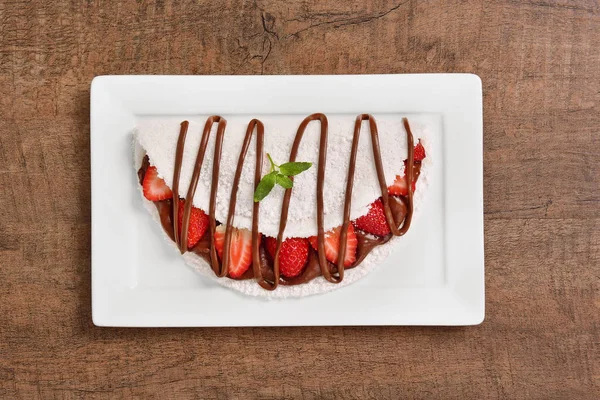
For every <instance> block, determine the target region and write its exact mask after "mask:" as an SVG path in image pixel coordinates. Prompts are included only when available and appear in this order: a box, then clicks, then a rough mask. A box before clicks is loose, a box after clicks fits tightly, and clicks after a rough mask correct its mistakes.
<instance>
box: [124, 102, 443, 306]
mask: <svg viewBox="0 0 600 400" xmlns="http://www.w3.org/2000/svg"><path fill="white" fill-rule="evenodd" d="M206 117H207V116H206ZM327 117H328V119H329V120H330V125H329V144H328V153H327V154H328V161H327V170H326V180H325V187H326V188H328V189H329V190H326V192H325V199H324V201H325V229H326V230H328V229H330V228H333V227H335V226H339V225H341V223H342V211H343V206H344V205H343V203H344V195H345V185H346V174H347V168H348V161H347V160H348V159H349V148H350V146H351V142H352V126H353V124H354V117H353V116H351V115H337V116H330V115H328V116H327ZM332 117H333V118H332ZM374 117H375V119H376V121H377V124H378V128H379V129H378V131H379V137H380V143H381V151H382V160H383V164H384V169H385V174H386V180H387V181H388V184H391V183H392V182H393V181H394V179H395V175H397V174H401V173H402V171H403V168H404V166H403V161H404V159H405V158H406V154H407V145H406V133H405V131H404V129H403V127H402V124H401V118H402V116H401V115H393V116H392V115H390V114H387V115H379V116H378V115H374ZM225 118H226V119H227V120H228V126H227V129H226V133H225V138H228V136H229V137H230V140H227V139H225V140H224V144H223V155H222V162H221V166H222V168H221V171H220V174H219V177H220V178H219V190H218V192H217V199H218V200H217V210H216V213H215V216H216V218H217V220H220V221H224V220H226V217H227V209H228V207H229V203H228V202H229V195H230V191H231V181H233V174H234V173H235V166H236V165H237V157H238V156H239V149H240V147H241V141H242V140H243V133H245V127H244V128H243V129H242V127H243V121H245V123H246V124H247V122H248V121H249V119H251V118H250V117H248V116H246V117H238V118H235V117H228V116H225ZM258 118H259V119H260V120H261V121H263V122H264V123H265V152H269V153H270V154H271V155H272V156H273V158H274V159H275V162H279V163H283V162H286V161H287V157H288V156H289V150H290V148H291V141H293V135H295V132H296V129H297V127H298V125H299V124H300V122H301V121H302V119H303V118H304V116H292V117H283V118H282V117H279V118H277V117H265V116H260V117H258ZM183 119H184V118H160V119H158V118H147V119H144V120H143V121H140V123H138V125H137V127H136V129H135V130H134V141H133V150H134V151H133V167H134V171H135V172H136V173H137V170H138V169H139V168H140V166H141V163H142V160H143V157H144V156H145V155H148V156H149V158H150V163H151V164H152V165H155V166H156V167H157V169H158V171H159V174H160V175H161V176H162V177H163V179H164V180H165V182H166V183H167V185H168V186H169V187H172V178H173V177H172V175H173V164H174V159H175V156H174V154H175V153H174V151H175V146H176V142H177V135H178V134H179V124H180V122H181V121H182V120H183ZM205 119H206V118H205V117H204V116H200V117H194V118H193V119H188V120H189V121H190V127H189V130H188V135H187V140H186V150H185V153H184V162H183V166H182V172H181V178H180V195H181V196H182V197H185V193H186V192H187V189H188V187H189V181H190V178H191V170H193V163H194V161H195V158H196V154H197V151H198V146H199V142H200V135H201V132H202V128H203V123H204V121H205ZM332 120H333V123H332V122H331V121H332ZM343 120H349V121H350V124H347V123H342V122H340V121H343ZM194 121H196V122H194ZM232 122H233V123H232ZM409 122H410V125H411V130H412V133H413V136H414V139H415V143H417V141H418V140H420V141H421V143H422V144H423V146H424V147H425V151H426V154H427V157H426V158H425V159H424V160H423V161H422V164H421V173H420V176H419V179H418V182H417V185H416V186H417V188H416V191H415V193H414V197H413V201H414V214H413V225H414V224H415V223H418V219H419V214H420V212H421V210H422V208H423V206H424V205H425V204H426V203H425V201H426V198H427V196H426V192H427V189H428V187H429V186H430V184H431V180H432V178H433V177H432V176H431V171H432V168H431V165H432V163H433V162H434V160H435V145H434V143H433V140H432V139H433V137H434V135H433V134H432V132H431V131H430V129H431V126H430V125H429V124H428V123H427V118H425V117H409ZM232 125H233V126H232ZM311 125H312V126H313V130H315V131H314V132H313V131H311V130H309V129H307V131H306V133H305V138H304V142H308V146H305V145H304V143H303V145H302V146H301V151H300V153H299V156H298V158H297V159H298V160H299V161H312V162H314V163H315V165H314V166H313V168H311V169H310V170H309V171H307V172H310V171H311V170H312V171H313V172H314V174H311V173H308V174H305V175H304V174H301V175H299V176H298V177H297V178H300V177H303V175H304V177H303V178H304V179H302V180H301V179H296V180H295V181H294V191H293V192H292V193H293V195H292V201H291V203H290V217H289V218H288V224H287V228H286V234H285V236H286V237H308V236H313V235H316V232H317V227H316V210H315V209H316V194H315V192H316V189H315V188H316V170H317V168H316V163H317V153H318V141H317V140H313V141H311V140H310V139H309V138H310V137H311V136H312V137H313V138H314V137H318V123H316V122H313V123H311V124H310V125H309V127H310V126H311ZM215 127H216V124H215ZM213 128H214V127H213ZM230 128H233V131H234V133H233V134H230V132H229V129H230ZM315 128H316V129H315ZM368 129H369V128H368V126H366V125H363V129H362V132H361V141H360V145H361V146H362V147H363V148H362V149H361V148H359V157H358V158H357V166H356V176H355V184H354V191H353V195H352V203H353V207H352V211H351V219H355V218H357V217H360V216H362V215H365V214H366V213H367V212H368V207H369V205H370V204H371V203H372V202H373V201H374V200H375V199H377V198H378V197H379V196H380V195H381V194H380V189H379V186H378V184H377V176H376V172H375V171H374V167H371V166H370V165H369V163H371V164H373V158H372V147H371V145H370V135H369V130H368ZM161 132H162V134H161ZM240 132H241V134H240ZM284 132H288V133H287V134H283V133H284ZM289 132H291V134H290V133H289ZM290 137H291V139H290ZM392 137H393V138H392ZM269 138H270V139H269ZM402 138H404V139H402ZM211 139H212V140H211V141H210V142H209V147H208V148H207V151H206V156H205V162H204V164H203V167H202V170H201V178H200V182H199V184H198V189H197V192H196V196H195V197H194V201H193V203H194V205H195V206H196V207H199V208H201V209H204V210H206V209H208V195H209V193H210V181H211V177H210V172H211V170H212V149H213V146H214V132H213V138H211ZM233 139H237V141H239V142H240V144H238V145H235V141H236V140H233ZM364 139H367V140H364ZM171 142H172V144H171ZM211 142H212V143H211ZM311 146H312V149H311V148H310V147H311ZM344 147H347V148H348V150H347V151H345V150H344V149H343V148H344ZM253 150H254V143H252V144H251V147H250V150H249V151H248V154H247V156H246V164H245V166H244V170H243V175H242V183H241V184H240V190H239V192H238V202H237V204H238V205H239V206H238V207H237V208H236V214H235V219H234V223H233V225H234V226H236V227H239V228H250V226H251V225H250V224H251V218H252V213H251V207H252V191H253V187H252V185H253V174H254V159H255V157H254V154H255V153H254V152H253ZM302 150H304V152H302ZM311 153H313V154H312V157H310V155H311ZM302 156H304V158H302ZM343 157H346V161H345V162H344V161H343ZM266 168H267V166H266V165H265V166H264V167H263V170H265V169H266ZM361 168H362V172H361ZM371 168H372V169H371ZM365 170H366V172H365ZM313 175H314V176H313ZM328 177H333V179H331V180H328ZM334 182H339V183H334ZM244 186H246V187H244ZM248 187H249V189H248ZM138 188H139V191H140V196H141V198H142V203H143V205H144V208H146V210H147V211H148V212H149V213H150V215H152V217H153V219H154V220H155V221H156V223H158V224H159V225H160V216H159V214H158V211H157V209H156V207H155V206H154V204H153V203H152V202H151V201H149V200H147V199H146V198H145V197H144V195H143V191H142V187H141V185H138ZM340 188H342V189H340ZM278 189H279V190H278ZM332 192H333V193H332ZM313 197H314V199H313ZM282 198H283V189H280V188H277V187H276V188H275V189H274V190H273V192H272V193H271V194H270V195H269V196H268V197H267V198H266V199H265V200H263V201H262V202H261V207H260V210H261V212H260V224H259V231H260V232H261V233H262V234H266V235H268V236H272V237H276V235H277V231H278V227H279V217H280V215H279V214H280V212H281V201H282ZM295 198H296V201H294V199H295ZM245 199H246V201H245ZM266 200H268V201H266ZM294 207H296V208H294ZM298 208H300V209H301V212H298V211H296V212H295V213H294V210H298ZM265 209H266V210H267V211H263V210H265ZM161 232H163V237H164V239H165V241H166V242H167V243H168V245H169V246H171V247H172V248H173V250H174V251H176V252H177V253H179V250H178V249H177V246H176V245H175V243H174V242H173V241H172V240H171V239H170V238H169V236H168V235H167V234H166V233H165V232H164V231H163V230H162V228H161ZM407 235H410V230H409V232H408V233H407ZM398 240H402V237H393V238H392V239H391V240H390V241H388V242H387V243H385V244H383V245H381V246H377V247H375V248H374V249H373V250H372V251H371V252H370V253H369V254H368V255H367V256H366V257H365V259H364V260H363V261H362V262H361V263H360V265H358V266H357V267H355V268H352V269H349V270H346V271H345V273H344V280H343V281H342V282H341V283H339V284H333V283H331V282H328V281H327V280H325V279H324V278H323V277H317V278H315V279H313V280H311V281H310V282H307V283H304V284H300V285H296V286H285V285H279V286H278V288H277V289H276V290H274V291H268V290H265V289H263V288H262V287H260V286H259V285H258V283H257V282H256V281H255V280H253V279H250V280H234V279H230V278H227V277H225V278H218V277H216V276H215V275H214V272H213V271H212V269H211V267H210V265H209V264H208V263H207V262H206V261H205V260H204V259H202V258H201V257H199V256H197V255H196V254H194V253H193V252H187V253H185V254H184V255H183V259H184V261H185V262H186V264H188V265H189V266H190V267H192V268H193V269H194V270H195V271H197V272H198V273H200V274H202V275H204V276H206V277H208V278H209V279H212V280H214V281H215V282H217V283H219V284H220V285H222V286H225V287H228V288H231V289H234V290H237V291H239V292H241V293H244V294H247V295H250V296H257V297H263V298H267V299H280V298H289V297H303V296H308V295H314V294H320V293H326V292H329V291H332V290H335V289H339V288H342V287H344V286H347V285H350V284H352V283H354V282H356V281H358V280H359V279H361V278H362V277H364V276H365V275H367V274H368V273H369V272H371V271H372V270H373V269H374V268H375V267H376V266H377V265H379V264H380V263H381V262H382V261H383V260H384V259H385V258H387V257H388V256H389V254H390V253H391V252H392V251H393V250H394V245H395V244H397V241H398Z"/></svg>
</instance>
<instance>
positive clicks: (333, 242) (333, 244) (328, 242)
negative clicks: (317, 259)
mask: <svg viewBox="0 0 600 400" xmlns="http://www.w3.org/2000/svg"><path fill="white" fill-rule="evenodd" d="M341 231H342V227H341V226H338V227H337V228H333V229H332V230H330V231H327V232H325V258H327V260H328V261H329V262H332V263H334V264H337V261H338V251H339V247H340V232H341ZM308 241H309V242H310V245H311V246H312V247H313V249H315V250H317V251H318V248H317V247H318V246H317V242H318V239H317V237H316V236H311V237H309V238H308ZM357 246H358V239H356V233H354V226H352V224H349V225H348V235H347V236H346V257H345V258H344V266H345V267H349V266H350V265H352V264H353V263H354V262H355V261H356V247H357Z"/></svg>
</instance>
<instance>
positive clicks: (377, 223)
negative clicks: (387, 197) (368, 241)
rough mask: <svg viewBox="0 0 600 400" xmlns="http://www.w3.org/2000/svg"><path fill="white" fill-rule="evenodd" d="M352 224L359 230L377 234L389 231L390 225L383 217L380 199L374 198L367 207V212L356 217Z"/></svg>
mask: <svg viewBox="0 0 600 400" xmlns="http://www.w3.org/2000/svg"><path fill="white" fill-rule="evenodd" d="M354 226H356V227H357V228H358V229H360V230H361V231H365V232H368V233H372V234H373V235H377V236H385V235H387V234H388V233H390V227H389V226H388V223H387V220H386V219H385V213H384V212H383V203H382V202H381V199H377V200H375V202H373V204H371V207H370V208H369V213H368V214H367V215H363V216H362V217H360V218H357V219H356V221H354Z"/></svg>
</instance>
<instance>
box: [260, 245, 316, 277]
mask: <svg viewBox="0 0 600 400" xmlns="http://www.w3.org/2000/svg"><path fill="white" fill-rule="evenodd" d="M265 247H266V248H267V251H268V252H269V254H270V255H271V257H273V258H274V257H275V250H277V239H275V238H272V237H267V238H266V239H265ZM307 260H308V240H306V239H304V238H289V239H285V240H284V241H283V243H281V250H279V271H280V272H281V275H283V276H285V277H287V278H293V277H296V276H298V275H300V273H301V272H302V269H303V268H304V265H306V261H307Z"/></svg>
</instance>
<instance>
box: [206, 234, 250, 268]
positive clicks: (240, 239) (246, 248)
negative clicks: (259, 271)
mask: <svg viewBox="0 0 600 400" xmlns="http://www.w3.org/2000/svg"><path fill="white" fill-rule="evenodd" d="M226 229H227V227H226V226H225V225H219V226H217V230H216V232H215V247H216V248H217V253H218V254H219V258H221V259H223V247H225V230H226ZM250 265H252V232H250V231H249V230H248V229H236V228H233V229H232V232H231V246H230V247H229V268H228V269H229V276H230V277H231V278H239V277H240V276H242V275H243V274H244V272H246V271H247V270H248V268H250Z"/></svg>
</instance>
